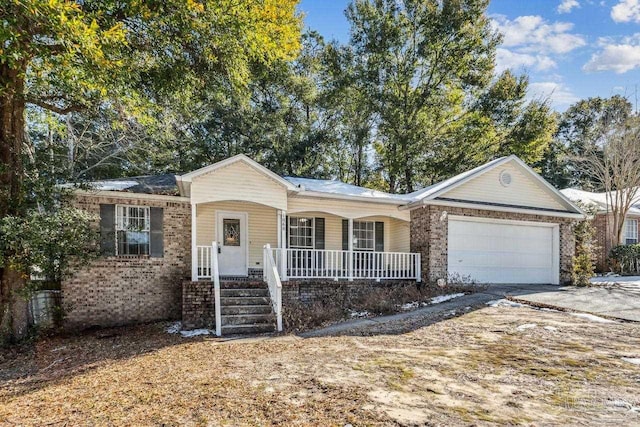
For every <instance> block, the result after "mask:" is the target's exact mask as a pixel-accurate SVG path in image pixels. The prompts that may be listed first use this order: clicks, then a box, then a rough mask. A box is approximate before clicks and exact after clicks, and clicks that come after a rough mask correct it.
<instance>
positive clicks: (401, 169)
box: [346, 0, 555, 192]
mask: <svg viewBox="0 0 640 427" xmlns="http://www.w3.org/2000/svg"><path fill="white" fill-rule="evenodd" d="M487 5H488V1H487V0H445V1H440V0H403V1H396V0H354V1H353V2H352V3H351V4H350V5H349V7H348V9H347V12H346V13H347V18H348V19H349V21H350V23H351V40H350V49H352V51H353V58H354V61H355V64H353V65H351V66H350V67H349V68H348V69H347V70H348V72H349V73H350V80H351V82H352V84H353V85H354V87H356V88H357V90H358V92H359V93H362V94H364V96H365V98H366V100H367V101H366V102H367V104H368V105H370V106H371V115H369V116H368V117H372V118H373V119H374V120H373V123H372V125H371V127H370V129H371V132H372V136H371V140H372V147H373V149H374V150H375V153H376V157H377V161H378V163H379V165H380V168H381V169H382V171H383V175H384V178H385V180H386V181H387V185H386V187H387V188H386V189H387V190H388V191H391V192H398V191H403V192H411V191H413V190H415V189H416V188H417V187H420V186H424V185H429V184H431V183H433V182H436V181H439V180H441V179H444V178H447V177H449V176H451V175H453V174H456V173H460V172H462V171H463V170H466V169H468V168H470V167H475V166H478V165H479V164H482V163H484V162H486V161H488V160H490V159H491V158H493V157H495V156H499V155H504V154H517V155H519V156H522V157H523V158H524V159H525V161H527V162H536V161H538V160H540V158H541V157H542V155H543V154H544V152H545V151H546V149H547V147H548V145H549V142H550V140H551V135H552V134H553V131H554V129H555V121H554V118H553V114H552V112H551V111H550V108H549V106H548V104H547V103H546V102H541V101H533V102H526V101H525V95H526V89H527V86H528V80H527V78H526V77H516V76H514V75H513V74H512V73H510V72H505V73H503V74H502V75H500V76H498V77H497V79H496V78H494V77H495V76H494V68H495V64H494V60H495V50H496V46H497V45H498V44H499V42H500V40H501V37H500V35H499V34H497V33H496V32H495V31H494V30H493V28H492V27H491V24H490V21H489V18H488V17H487V13H486V9H487Z"/></svg>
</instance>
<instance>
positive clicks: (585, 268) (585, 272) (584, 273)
mask: <svg viewBox="0 0 640 427" xmlns="http://www.w3.org/2000/svg"><path fill="white" fill-rule="evenodd" d="M573 234H574V236H575V239H576V249H575V255H574V257H573V259H572V263H571V264H572V265H571V281H572V282H573V284H574V285H576V286H589V284H590V283H591V282H590V280H591V278H592V277H593V275H594V273H595V261H596V254H595V252H596V245H595V234H596V229H595V227H594V226H593V221H592V218H591V217H589V218H587V219H585V220H583V221H580V222H578V223H577V224H575V225H574V226H573Z"/></svg>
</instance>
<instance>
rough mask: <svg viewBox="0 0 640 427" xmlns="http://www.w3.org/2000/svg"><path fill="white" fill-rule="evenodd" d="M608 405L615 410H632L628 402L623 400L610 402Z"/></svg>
mask: <svg viewBox="0 0 640 427" xmlns="http://www.w3.org/2000/svg"><path fill="white" fill-rule="evenodd" d="M610 405H611V406H615V407H616V408H627V409H631V408H632V405H631V404H630V403H629V402H625V401H624V400H612V401H611V403H610Z"/></svg>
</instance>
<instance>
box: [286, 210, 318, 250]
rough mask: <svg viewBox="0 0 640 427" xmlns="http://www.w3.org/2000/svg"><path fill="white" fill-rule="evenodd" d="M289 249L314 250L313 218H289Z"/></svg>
mask: <svg viewBox="0 0 640 427" xmlns="http://www.w3.org/2000/svg"><path fill="white" fill-rule="evenodd" d="M289 247H290V248H296V249H313V247H314V246H313V218H302V217H289Z"/></svg>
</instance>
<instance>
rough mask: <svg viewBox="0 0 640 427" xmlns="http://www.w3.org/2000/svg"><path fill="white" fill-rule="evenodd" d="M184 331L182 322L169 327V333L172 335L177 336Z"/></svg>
mask: <svg viewBox="0 0 640 427" xmlns="http://www.w3.org/2000/svg"><path fill="white" fill-rule="evenodd" d="M181 330H182V322H173V323H172V324H170V325H169V326H167V332H168V333H170V334H177V333H178V332H180V331H181Z"/></svg>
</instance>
